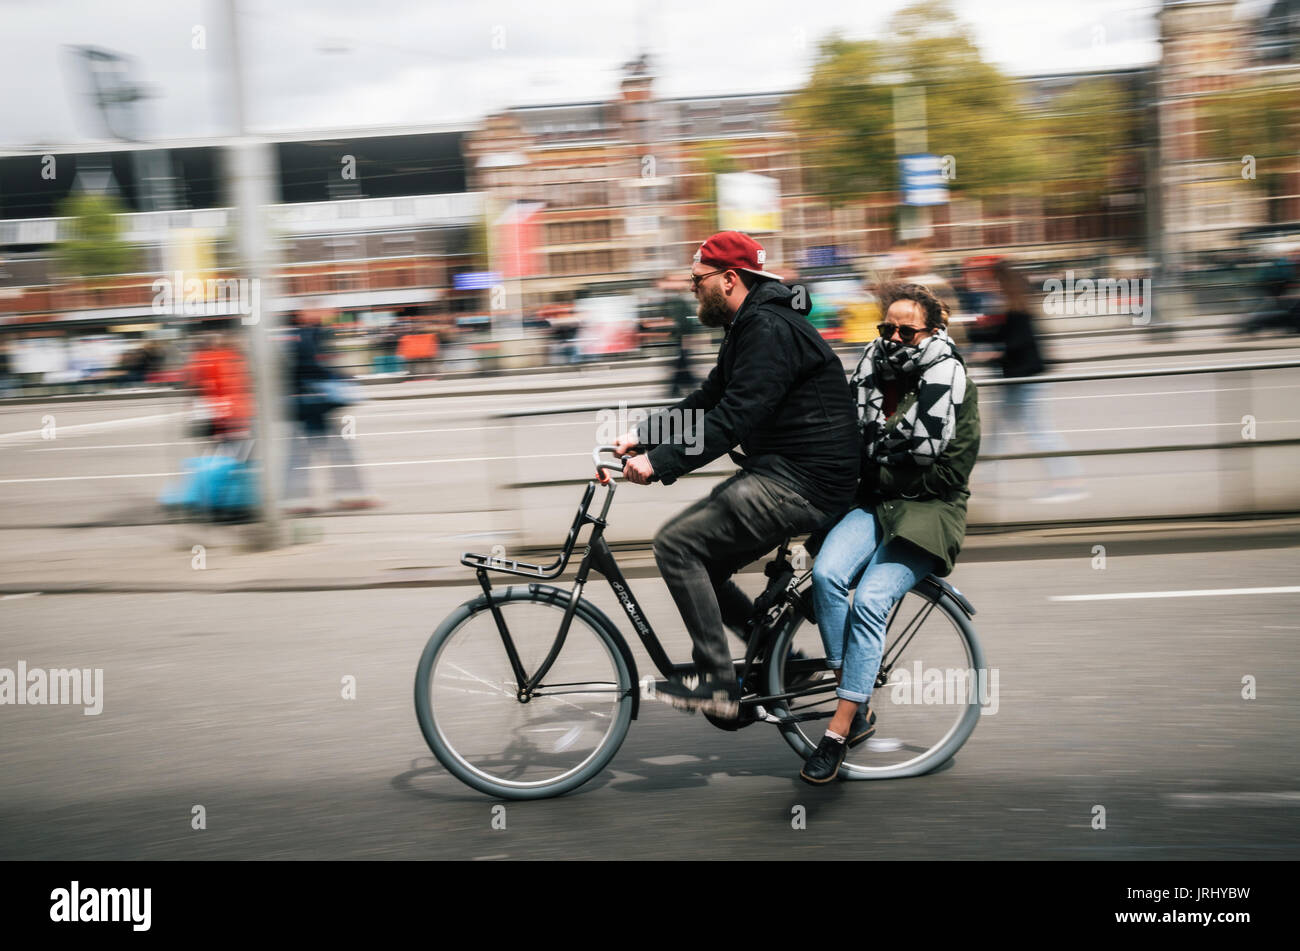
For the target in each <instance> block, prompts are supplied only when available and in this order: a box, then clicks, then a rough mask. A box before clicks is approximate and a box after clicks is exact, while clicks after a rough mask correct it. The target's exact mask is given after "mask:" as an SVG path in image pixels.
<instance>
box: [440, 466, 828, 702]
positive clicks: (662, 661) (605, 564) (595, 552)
mask: <svg viewBox="0 0 1300 951" xmlns="http://www.w3.org/2000/svg"><path fill="white" fill-rule="evenodd" d="M606 488H607V490H608V491H607V492H606V494H605V499H604V501H603V503H602V505H601V511H600V515H592V514H591V512H590V507H591V501H592V498H593V497H594V495H595V491H596V483H595V482H589V483H587V489H586V492H585V493H584V494H583V498H582V502H581V504H580V505H579V506H578V513H577V515H576V516H575V517H574V520H573V524H572V526H571V527H570V529H569V534H568V537H567V538H566V539H565V543H564V548H563V549H562V550H561V552H560V554H559V556H558V557H557V558H556V559H555V561H553V562H552V563H551V564H549V565H546V566H540V565H533V564H529V563H527V562H521V561H516V560H507V559H502V558H496V557H493V556H489V555H477V554H471V553H468V552H467V553H466V554H465V555H463V556H462V557H461V564H464V565H467V566H469V567H472V568H474V569H476V570H475V574H476V575H477V577H478V581H479V585H480V586H481V587H482V588H483V593H484V595H485V597H486V599H487V602H488V605H489V607H490V609H491V611H492V617H493V619H494V620H495V621H496V627H497V633H498V634H500V636H501V642H502V644H503V645H504V647H505V651H506V656H507V657H508V658H509V660H510V666H511V669H512V670H513V671H514V675H515V680H516V682H517V683H518V685H519V693H518V699H519V700H520V701H522V702H525V703H526V702H527V701H528V699H529V698H530V697H531V696H532V694H533V692H534V691H535V690H536V689H537V687H538V685H540V684H541V682H542V678H543V677H545V676H546V674H547V672H548V671H550V669H551V667H552V666H553V665H554V664H555V661H556V658H558V657H559V656H560V650H561V649H562V648H563V647H564V642H565V639H566V638H567V637H568V635H569V627H570V625H571V624H572V623H573V616H574V614H576V613H577V610H578V603H579V601H581V599H582V589H583V588H584V587H585V586H586V584H587V580H588V578H589V577H590V574H591V572H592V571H596V572H597V573H599V574H601V575H603V576H604V578H605V580H606V581H607V582H609V586H610V588H611V589H613V591H614V596H615V597H616V598H618V603H619V604H620V605H622V607H623V613H624V614H626V615H627V619H628V621H629V622H630V623H631V624H632V628H633V630H635V631H636V633H637V636H638V637H640V638H641V643H642V644H643V645H644V646H645V649H646V653H648V654H649V655H650V659H651V661H653V662H654V665H655V667H657V668H658V669H659V672H660V673H661V674H663V675H664V676H665V677H671V676H672V675H674V674H676V673H680V672H683V671H692V670H694V669H695V665H694V664H674V663H673V662H672V660H671V659H670V658H669V657H668V654H667V652H666V651H665V650H664V648H663V644H661V643H660V641H659V638H658V636H657V635H656V634H655V632H654V628H653V627H652V626H651V624H650V619H649V618H647V617H646V614H645V612H644V611H643V610H642V609H641V605H640V604H639V603H638V602H637V600H636V596H635V595H634V594H633V593H632V589H631V587H630V586H629V585H628V582H627V579H626V578H625V577H624V576H623V571H622V569H620V568H619V566H618V562H617V561H616V560H615V558H614V553H613V551H611V550H610V547H609V543H608V542H607V541H605V527H606V525H607V524H608V523H607V521H606V516H607V515H608V514H609V507H610V503H611V502H612V501H613V499H614V488H615V486H614V483H613V481H612V480H611V481H610V482H609V483H608V484H607V485H606ZM584 525H591V526H592V529H591V535H590V536H589V537H588V539H587V547H586V551H585V553H584V554H583V557H582V561H581V563H580V564H579V565H578V572H577V576H576V578H575V579H574V585H573V590H572V591H571V592H570V595H569V603H568V605H567V606H566V607H565V611H564V618H563V619H562V620H561V621H560V629H559V631H558V632H557V633H556V637H555V643H554V644H552V645H551V650H550V652H549V653H547V655H546V658H545V660H543V661H542V663H541V664H540V665H539V666H538V668H537V670H536V672H535V673H534V674H533V675H532V676H531V677H529V676H528V674H527V672H526V671H525V670H524V669H523V664H522V663H521V662H520V660H519V654H518V652H517V651H516V650H515V645H514V641H513V640H512V639H511V637H510V632H509V629H508V628H507V626H506V622H505V618H504V617H502V615H501V609H500V607H499V606H498V604H497V603H496V601H495V599H493V597H492V584H491V581H490V580H489V579H488V572H489V571H500V572H504V573H506V574H513V575H521V576H523V577H526V578H543V579H547V580H550V579H554V578H558V577H559V575H561V574H562V573H563V572H564V569H565V568H566V567H567V565H568V563H569V559H570V557H571V556H572V554H573V549H574V548H575V547H576V545H577V541H578V535H579V533H580V532H581V530H582V527H583V526H584ZM781 551H782V553H784V552H785V548H784V546H783V547H782V549H781ZM770 606H771V605H767V607H770ZM765 633H768V634H770V631H767V632H765ZM765 646H766V645H765V644H763V643H759V642H758V632H757V631H756V632H755V636H754V638H753V640H752V641H751V644H750V645H749V648H748V650H747V651H746V655H745V666H744V671H745V673H748V671H749V669H750V667H751V665H752V663H753V661H754V657H755V655H756V653H757V651H758V650H760V649H762V648H763V647H765ZM833 688H834V684H829V685H823V686H815V687H809V688H805V689H803V690H796V691H791V692H790V693H784V694H779V695H775V696H771V697H751V698H746V699H745V700H743V701H742V703H744V704H751V705H752V704H759V703H768V702H772V701H776V700H787V699H796V698H799V697H805V696H811V695H812V694H815V693H824V692H826V691H827V690H829V689H833ZM827 715H829V714H827ZM800 719H802V718H800Z"/></svg>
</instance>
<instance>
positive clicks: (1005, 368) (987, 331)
mask: <svg viewBox="0 0 1300 951" xmlns="http://www.w3.org/2000/svg"><path fill="white" fill-rule="evenodd" d="M970 276H971V281H972V284H973V289H974V290H975V291H976V292H977V293H979V294H980V295H981V300H982V302H983V306H984V308H985V313H983V314H981V315H980V318H979V319H978V320H977V322H976V324H975V326H974V327H971V328H970V329H969V331H968V336H969V338H970V340H971V342H972V343H976V344H983V345H986V346H987V347H988V349H987V350H986V351H985V352H983V353H982V354H981V355H980V357H979V358H982V359H984V360H985V361H987V362H991V363H994V364H995V365H996V366H997V367H998V369H999V370H1000V371H1001V372H1002V376H1003V377H1005V378H1007V379H1015V380H1018V381H1024V380H1025V379H1026V378H1029V377H1035V376H1039V375H1040V374H1042V373H1043V372H1044V370H1046V368H1047V367H1046V363H1045V361H1044V360H1043V354H1042V349H1041V347H1040V344H1039V338H1038V332H1037V328H1036V327H1035V314H1034V311H1035V308H1034V305H1033V303H1032V300H1031V297H1032V294H1033V290H1032V288H1030V286H1029V282H1028V281H1027V280H1025V277H1024V275H1022V274H1021V273H1020V272H1019V271H1017V270H1016V269H1015V268H1014V267H1012V266H1011V263H1010V262H1009V261H1007V260H1006V259H1005V258H996V259H993V260H991V261H989V262H987V265H986V267H985V268H982V269H978V270H974V271H972V272H971V275H970ZM977 359H978V358H977ZM999 390H1000V391H1001V392H1000V396H1001V398H1002V412H1001V413H1000V414H999V416H998V419H997V425H996V426H992V427H990V428H989V431H988V433H987V440H986V442H985V447H986V449H987V450H988V452H989V454H990V455H1000V454H1002V453H1003V452H1005V450H1006V447H1007V443H1008V439H1007V437H1008V436H1011V435H1023V436H1024V437H1025V438H1026V440H1027V441H1028V443H1029V444H1030V445H1031V446H1032V447H1033V449H1034V450H1035V451H1037V452H1051V453H1062V455H1053V456H1048V457H1047V458H1045V459H1044V460H1043V462H1044V463H1045V464H1046V468H1047V472H1048V476H1049V478H1050V480H1051V484H1050V486H1049V488H1048V491H1047V492H1045V493H1042V494H1040V495H1037V496H1034V497H1033V498H1032V499H1031V501H1033V502H1077V501H1079V500H1081V499H1085V498H1087V497H1088V492H1087V490H1086V489H1085V488H1084V486H1083V481H1082V470H1081V469H1080V467H1079V463H1078V462H1077V461H1076V460H1075V459H1074V458H1073V457H1072V456H1069V455H1065V454H1064V453H1067V452H1068V449H1069V447H1068V446H1067V445H1066V443H1065V440H1064V439H1063V438H1061V435H1060V434H1059V433H1058V432H1056V430H1055V429H1054V428H1053V427H1052V421H1051V418H1050V414H1049V412H1048V409H1047V407H1046V405H1045V403H1044V401H1045V400H1046V399H1047V398H1048V394H1049V392H1050V385H1049V384H1046V383H1030V382H1016V383H1007V384H1004V385H1003V386H1001V387H999Z"/></svg>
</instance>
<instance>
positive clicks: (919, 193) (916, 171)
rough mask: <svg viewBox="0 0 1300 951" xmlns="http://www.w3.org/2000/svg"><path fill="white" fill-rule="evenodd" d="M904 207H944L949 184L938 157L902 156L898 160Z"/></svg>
mask: <svg viewBox="0 0 1300 951" xmlns="http://www.w3.org/2000/svg"><path fill="white" fill-rule="evenodd" d="M898 161H899V166H900V171H901V175H900V178H901V180H902V186H903V204H904V205H943V204H946V203H947V201H948V184H947V182H946V181H945V180H944V177H943V166H942V163H941V162H940V159H939V156H937V155H900V156H899V158H898Z"/></svg>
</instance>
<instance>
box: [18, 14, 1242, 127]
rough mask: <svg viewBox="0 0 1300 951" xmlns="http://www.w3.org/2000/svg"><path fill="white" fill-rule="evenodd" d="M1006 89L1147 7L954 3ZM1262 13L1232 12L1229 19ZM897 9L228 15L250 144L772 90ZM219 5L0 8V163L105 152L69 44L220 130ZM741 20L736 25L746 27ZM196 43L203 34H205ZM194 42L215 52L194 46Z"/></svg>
mask: <svg viewBox="0 0 1300 951" xmlns="http://www.w3.org/2000/svg"><path fill="white" fill-rule="evenodd" d="M953 2H954V6H955V8H956V9H957V12H958V14H959V16H960V17H961V18H962V19H963V20H964V21H965V22H967V23H968V24H969V25H970V26H971V27H972V29H973V32H974V37H975V40H976V42H977V43H978V44H979V46H980V47H981V49H983V51H984V53H985V55H986V56H987V57H988V58H990V59H992V60H993V61H995V62H996V63H998V64H999V65H1001V66H1002V67H1003V68H1004V69H1006V70H1007V71H1009V72H1012V73H1018V74H1025V73H1042V72H1063V71H1073V70H1085V69H1093V68H1099V67H1113V66H1130V65H1140V64H1145V63H1150V62H1153V61H1154V60H1155V59H1156V58H1157V56H1158V55H1159V47H1158V44H1157V43H1156V22H1155V12H1156V10H1157V9H1158V6H1159V4H1158V2H1157V0H1086V2H1085V0H953ZM1261 2H1265V0H1243V3H1242V4H1241V5H1239V9H1238V15H1241V14H1242V12H1243V11H1244V10H1249V9H1253V8H1254V7H1257V6H1258V5H1259V4H1260V3H1261ZM904 5H905V0H820V2H808V0H741V2H736V0H728V2H715V0H654V2H643V0H600V2H591V0H528V2H519V0H311V2H307V0H239V10H240V18H241V27H242V30H241V32H242V35H243V36H244V37H245V41H244V51H243V56H244V60H245V63H246V70H245V71H246V74H247V81H248V87H249V95H248V99H249V110H248V112H249V114H248V122H249V125H250V127H251V128H252V129H253V130H255V131H291V130H301V129H312V130H331V129H334V130H338V129H354V128H358V127H365V126H386V125H421V124H447V125H450V126H463V125H466V124H469V123H472V122H475V121H476V120H478V119H479V118H480V117H481V116H483V115H484V114H486V113H488V112H491V111H493V110H497V109H500V108H503V107H506V106H510V105H522V104H531V103H544V102H581V101H592V100H602V99H607V98H609V97H611V96H613V95H614V93H615V91H616V89H617V84H618V76H619V66H620V65H621V64H622V63H624V62H626V61H627V60H629V59H631V58H632V57H633V56H634V55H635V54H636V53H637V51H638V50H640V49H643V48H647V49H649V50H650V51H652V53H653V54H655V55H656V62H655V67H656V72H657V75H658V80H657V89H658V91H659V93H660V95H668V96H678V95H700V94H708V93H725V92H768V91H775V90H784V89H791V88H794V87H796V86H798V85H799V84H801V83H802V82H803V81H804V80H805V79H806V78H807V76H808V71H809V68H810V63H811V58H812V54H813V52H814V50H815V46H816V42H817V40H818V39H819V38H821V37H822V36H824V35H826V34H827V33H828V32H830V31H832V30H836V29H838V30H840V31H841V32H843V33H844V34H845V35H847V36H849V37H850V38H866V37H876V38H879V37H880V36H881V32H882V27H883V24H884V22H885V21H886V20H887V19H888V17H889V14H891V13H892V12H894V11H895V10H897V9H899V8H900V7H902V6H904ZM224 9H225V4H224V2H216V0H118V2H113V0H108V2H85V0H29V2H27V0H0V89H3V90H4V95H3V98H0V148H5V149H27V148H37V149H38V148H40V147H42V146H44V147H57V146H65V145H75V144H78V143H83V142H93V141H100V140H103V139H104V138H105V137H106V136H105V132H104V129H103V127H102V125H101V124H100V123H99V121H98V120H97V117H96V113H95V111H94V110H93V108H92V107H91V105H90V102H89V100H88V97H87V94H86V91H85V90H86V88H87V80H86V78H85V77H84V76H83V75H82V74H81V73H80V71H79V68H78V66H77V64H76V61H75V58H74V57H73V55H72V54H71V53H70V52H69V51H68V50H67V47H68V46H69V45H94V46H99V47H104V48H107V49H111V50H113V51H115V52H119V53H123V54H126V55H128V56H130V57H132V58H133V59H134V61H135V66H134V68H135V72H136V78H137V79H139V80H141V81H143V82H145V83H147V84H149V86H150V88H151V89H152V90H153V92H154V93H155V97H154V98H152V99H150V100H149V101H148V102H147V103H146V104H145V109H144V114H145V116H146V117H147V126H148V128H147V132H148V133H149V137H150V138H154V139H159V140H168V139H178V138H189V137H196V136H208V135H220V134H223V133H226V132H229V131H231V129H232V123H233V121H234V120H233V113H232V110H231V109H230V105H229V104H230V96H229V94H228V89H229V76H230V71H229V44H228V43H227V40H226V31H225V26H224ZM740 10H744V11H746V15H745V17H744V19H743V20H738V19H737V17H736V14H737V12H738V11H740ZM196 28H198V29H197V30H196ZM196 38H201V39H202V40H203V41H204V45H205V46H206V48H202V49H196V48H194V47H195V44H196Z"/></svg>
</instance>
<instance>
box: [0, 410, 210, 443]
mask: <svg viewBox="0 0 1300 951" xmlns="http://www.w3.org/2000/svg"><path fill="white" fill-rule="evenodd" d="M53 409H54V408H51V407H47V408H46V409H45V410H44V412H43V413H42V415H50V416H54V417H55V426H56V428H55V434H56V435H59V434H67V433H72V432H81V431H83V430H93V429H112V428H114V427H118V426H139V425H143V424H144V423H156V422H158V421H159V420H164V419H176V418H177V417H179V416H188V415H189V413H188V412H180V413H155V414H153V415H152V416H130V417H128V418H126V419H105V420H101V421H100V422H98V423H74V424H72V425H70V426H59V425H58V416H57V413H56V412H53V411H52V410H53ZM43 431H44V430H43V429H27V430H23V431H22V432H16V433H0V439H21V438H26V437H29V436H39V435H40V434H41V433H42V432H43Z"/></svg>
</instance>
